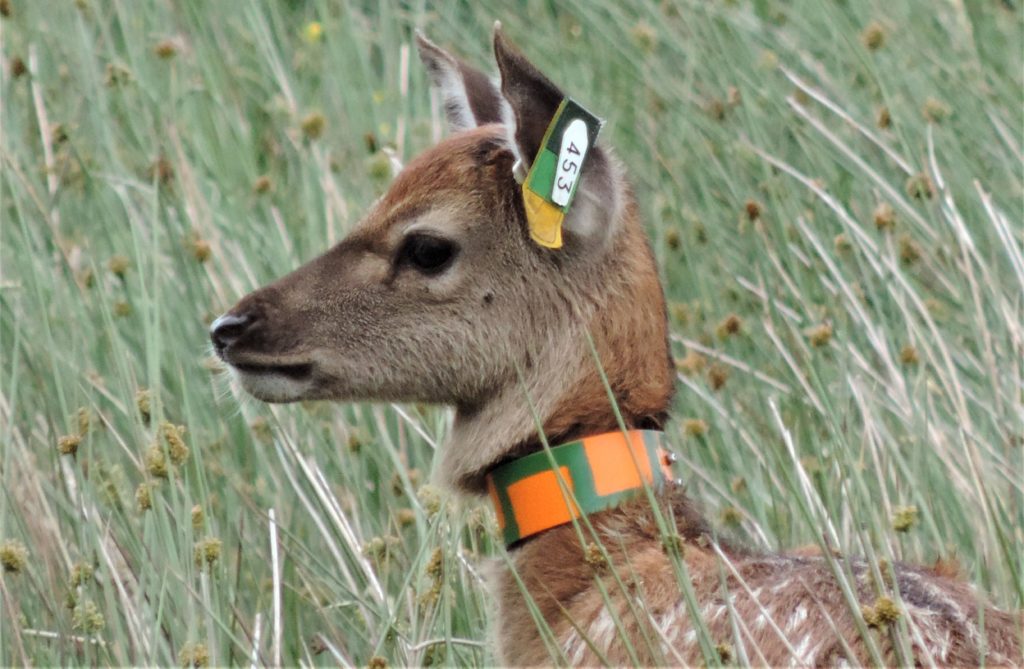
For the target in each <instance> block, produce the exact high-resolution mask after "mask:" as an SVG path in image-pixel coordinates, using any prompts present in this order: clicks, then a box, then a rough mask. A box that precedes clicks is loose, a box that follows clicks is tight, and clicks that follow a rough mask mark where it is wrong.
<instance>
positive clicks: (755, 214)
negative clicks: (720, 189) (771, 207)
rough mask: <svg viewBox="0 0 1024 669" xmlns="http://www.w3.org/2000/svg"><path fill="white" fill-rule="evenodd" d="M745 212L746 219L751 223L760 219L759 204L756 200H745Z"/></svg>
mask: <svg viewBox="0 0 1024 669" xmlns="http://www.w3.org/2000/svg"><path fill="white" fill-rule="evenodd" d="M744 208H745V209H746V212H747V218H749V219H750V220H752V221H756V220H757V219H759V218H761V203H760V202H758V201H757V200H747V204H746V205H744Z"/></svg>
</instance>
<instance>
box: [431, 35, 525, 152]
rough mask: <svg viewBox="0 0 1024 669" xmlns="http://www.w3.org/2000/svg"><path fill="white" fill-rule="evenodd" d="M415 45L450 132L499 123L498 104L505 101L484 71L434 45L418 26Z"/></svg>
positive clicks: (499, 107)
mask: <svg viewBox="0 0 1024 669" xmlns="http://www.w3.org/2000/svg"><path fill="white" fill-rule="evenodd" d="M416 46H417V47H418V48H419V52H420V60H421V61H423V65H425V66H426V68H427V73H428V74H429V75H430V80H431V82H433V84H434V87H435V88H437V90H438V91H439V92H440V93H441V97H442V99H443V100H444V113H445V115H446V116H447V117H448V125H449V127H450V128H451V130H452V132H459V131H462V130H469V129H470V128H475V127H477V126H478V125H485V124H487V123H501V120H502V118H501V108H502V106H503V105H505V104H506V103H505V101H504V99H503V98H502V97H501V92H500V91H499V90H498V87H497V86H496V85H495V84H494V83H493V82H492V81H491V79H490V78H489V77H488V76H487V75H486V74H484V73H483V72H481V71H480V70H478V69H476V68H474V67H471V66H469V65H466V64H465V63H463V62H462V61H461V60H459V59H458V58H456V57H455V56H453V55H451V54H450V53H448V52H447V51H445V50H444V49H442V48H441V47H439V46H437V45H436V44H434V43H433V42H431V41H430V40H429V39H427V38H426V36H424V34H423V33H421V32H420V31H419V30H417V31H416Z"/></svg>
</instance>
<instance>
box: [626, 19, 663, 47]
mask: <svg viewBox="0 0 1024 669" xmlns="http://www.w3.org/2000/svg"><path fill="white" fill-rule="evenodd" d="M629 36H630V37H631V38H632V39H633V42H634V43H635V44H636V45H637V46H638V47H640V50H641V51H643V52H644V53H651V52H652V51H654V48H655V47H656V46H657V45H658V33H657V31H656V30H655V29H654V26H652V25H651V24H650V23H647V22H646V21H639V22H638V23H636V24H635V25H634V26H633V27H632V28H631V29H630V31H629Z"/></svg>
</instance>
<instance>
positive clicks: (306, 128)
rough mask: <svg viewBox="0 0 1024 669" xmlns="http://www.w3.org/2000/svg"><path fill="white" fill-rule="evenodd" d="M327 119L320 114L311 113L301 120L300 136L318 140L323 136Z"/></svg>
mask: <svg viewBox="0 0 1024 669" xmlns="http://www.w3.org/2000/svg"><path fill="white" fill-rule="evenodd" d="M326 126H327V119H325V118H324V115H323V114H321V113H320V112H311V113H309V114H306V116H305V117H304V118H303V119H302V134H303V135H305V136H306V139H310V140H313V139H319V138H320V136H321V135H323V134H324V128H325V127H326Z"/></svg>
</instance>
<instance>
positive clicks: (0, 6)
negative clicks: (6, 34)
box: [0, 0, 12, 19]
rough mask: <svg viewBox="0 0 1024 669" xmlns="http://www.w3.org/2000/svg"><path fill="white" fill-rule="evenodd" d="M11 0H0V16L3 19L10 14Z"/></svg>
mask: <svg viewBox="0 0 1024 669" xmlns="http://www.w3.org/2000/svg"><path fill="white" fill-rule="evenodd" d="M11 13H12V12H11V0H0V16H2V17H4V18H5V19H7V18H10V16H11Z"/></svg>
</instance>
